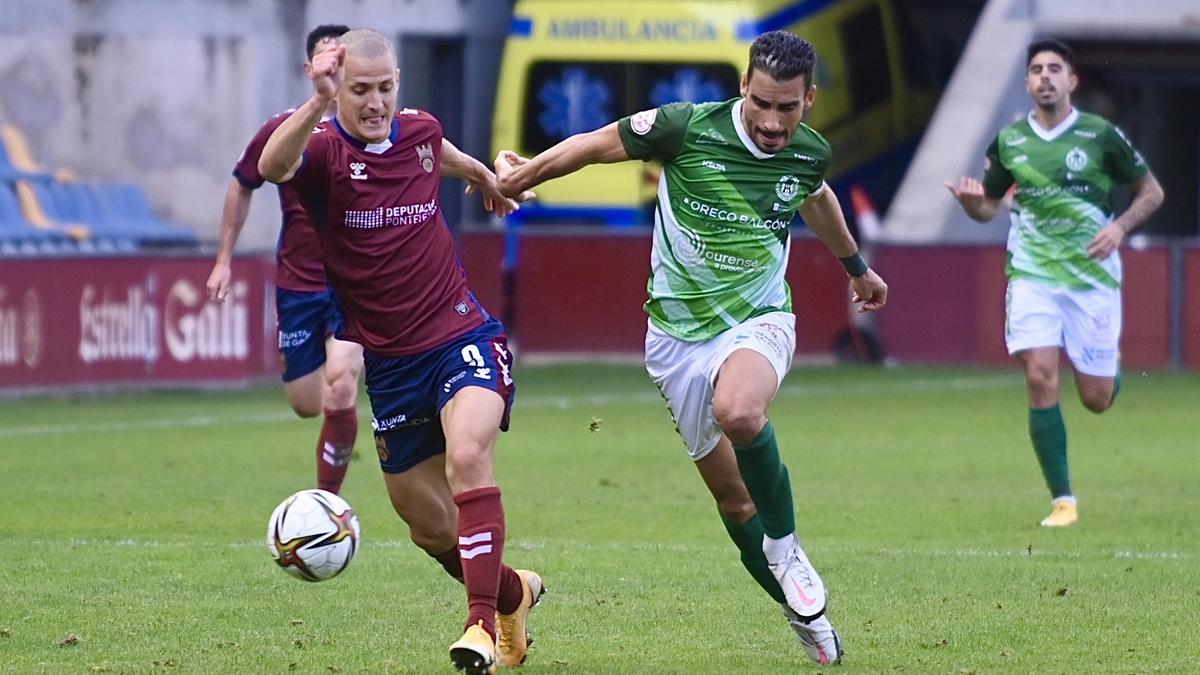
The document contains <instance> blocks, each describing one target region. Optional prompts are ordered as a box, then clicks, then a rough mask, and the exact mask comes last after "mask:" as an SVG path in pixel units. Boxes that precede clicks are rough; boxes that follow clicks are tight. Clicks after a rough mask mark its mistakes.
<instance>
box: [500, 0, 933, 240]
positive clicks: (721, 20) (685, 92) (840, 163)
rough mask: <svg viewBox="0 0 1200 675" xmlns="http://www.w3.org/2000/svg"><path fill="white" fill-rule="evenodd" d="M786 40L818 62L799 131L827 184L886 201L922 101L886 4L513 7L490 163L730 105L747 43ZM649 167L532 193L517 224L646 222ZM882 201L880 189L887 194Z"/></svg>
mask: <svg viewBox="0 0 1200 675" xmlns="http://www.w3.org/2000/svg"><path fill="white" fill-rule="evenodd" d="M776 29H784V30H789V31H791V32H793V33H796V34H797V35H800V36H801V37H804V38H806V39H807V40H809V41H810V42H811V43H812V44H813V46H814V47H815V48H816V51H817V71H816V73H815V74H814V77H813V79H814V81H815V83H816V84H817V86H818V90H817V99H816V103H815V104H814V106H813V108H812V110H811V111H810V112H809V114H808V116H807V118H806V120H805V121H806V122H807V123H808V124H809V125H810V126H812V127H813V128H814V129H816V130H817V131H819V132H821V133H822V134H823V135H824V136H825V137H826V138H827V139H828V140H829V142H830V144H831V145H832V146H833V153H834V163H833V166H832V168H831V172H830V175H829V178H830V179H831V181H832V182H834V184H835V187H837V185H838V182H839V179H844V180H854V181H855V182H859V183H863V184H865V185H867V186H868V187H871V186H872V184H873V183H878V184H879V186H878V187H873V188H872V192H873V195H874V196H876V198H877V199H884V197H883V196H882V195H881V194H880V193H881V192H885V191H887V190H888V188H889V186H888V185H887V184H889V183H890V189H891V190H894V189H895V185H896V184H898V182H899V179H900V177H899V175H898V173H899V172H900V171H901V170H902V168H903V165H904V164H906V162H907V159H908V157H909V156H910V155H911V151H912V148H913V147H915V142H916V139H917V136H918V135H919V133H920V131H921V130H922V129H923V128H924V125H925V123H926V122H927V121H928V118H929V114H930V112H931V110H932V105H933V96H932V92H931V91H930V89H929V88H928V87H924V86H918V85H917V83H914V82H912V81H911V79H912V78H910V76H909V74H908V73H907V72H906V70H905V58H904V56H905V55H904V53H903V50H902V42H901V40H902V38H901V32H902V18H901V17H900V16H899V14H898V9H897V8H896V7H895V5H894V3H893V1H892V0H800V1H790V2H789V1H786V0H658V1H654V2H651V1H649V0H518V2H517V3H516V5H515V8H514V11H513V17H512V23H511V26H510V29H509V35H508V39H507V41H506V44H505V49H504V59H503V62H502V64H501V68H500V80H499V86H498V92H497V96H496V107H495V113H494V118H493V126H492V143H493V154H494V153H495V152H498V151H499V150H501V149H510V150H515V151H516V152H518V153H520V154H522V155H525V156H533V155H535V154H537V153H538V152H541V151H542V150H545V149H546V148H549V147H550V146H552V145H554V144H555V143H557V142H558V141H561V140H562V139H564V138H566V137H567V136H570V135H572V134H576V133H580V132H585V131H591V130H593V129H596V128H599V127H601V126H604V125H605V124H608V123H609V122H612V121H614V120H616V119H618V118H620V117H622V116H625V115H628V114H631V113H634V112H637V111H639V110H644V109H646V108H651V107H654V106H658V105H662V104H664V103H670V102H673V101H694V102H699V101H720V100H725V99H728V98H732V97H734V96H737V95H738V84H739V81H740V78H741V74H742V72H743V71H744V70H745V69H746V64H747V61H748V58H749V50H750V43H751V42H753V40H754V38H755V37H756V36H758V35H759V34H761V33H763V32H766V31H770V30H776ZM657 171H658V168H657V167H655V166H653V165H650V164H643V163H641V162H624V163H621V164H613V165H599V166H591V167H588V168H586V169H584V170H582V171H579V172H577V173H575V174H572V175H570V176H565V177H563V178H559V179H557V180H553V181H550V182H548V183H546V184H544V185H542V186H540V187H539V188H538V198H539V199H538V202H537V203H536V204H530V205H526V206H525V207H523V208H522V209H521V211H520V212H518V214H517V215H518V216H519V217H520V218H521V220H522V221H526V222H529V221H554V222H569V223H600V224H608V225H639V224H641V225H645V224H650V223H651V222H652V218H651V214H652V211H651V209H652V203H653V199H654V194H655V185H656V183H657ZM887 194H888V196H890V192H888V193H887Z"/></svg>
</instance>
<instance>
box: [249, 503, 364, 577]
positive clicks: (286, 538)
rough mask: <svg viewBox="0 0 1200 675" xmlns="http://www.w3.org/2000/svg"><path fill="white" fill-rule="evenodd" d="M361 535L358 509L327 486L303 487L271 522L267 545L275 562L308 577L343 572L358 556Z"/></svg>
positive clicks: (296, 573)
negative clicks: (356, 553) (318, 488)
mask: <svg viewBox="0 0 1200 675" xmlns="http://www.w3.org/2000/svg"><path fill="white" fill-rule="evenodd" d="M360 536H361V531H360V528H359V526H358V516H356V515H354V509H352V508H350V505H349V504H347V503H346V500H344V499H342V498H341V497H339V496H337V495H335V494H333V493H332V492H326V491H325V490H301V491H300V492H297V493H296V494H294V495H292V496H291V497H288V498H287V499H285V500H283V503H281V504H280V505H279V506H277V507H275V511H274V512H272V513H271V520H270V521H268V523H267V548H269V549H271V555H272V556H273V557H274V558H275V562H276V563H278V564H279V566H280V567H282V568H283V569H284V570H286V571H287V573H288V574H290V575H292V576H294V577H296V578H298V579H303V580H305V581H324V580H326V579H332V578H333V577H335V576H337V575H338V574H340V573H341V572H342V570H344V569H346V567H347V566H349V565H350V561H351V560H353V559H354V553H355V552H356V551H357V550H358V541H359V537H360Z"/></svg>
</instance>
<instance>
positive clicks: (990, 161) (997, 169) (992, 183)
mask: <svg viewBox="0 0 1200 675" xmlns="http://www.w3.org/2000/svg"><path fill="white" fill-rule="evenodd" d="M985 157H986V159H985V161H984V165H983V194H984V195H986V196H987V198H988V199H1001V198H1003V197H1004V193H1005V192H1008V188H1010V187H1012V184H1013V175H1012V173H1010V172H1009V170H1008V169H1006V168H1004V164H1003V163H1002V162H1001V161H1000V137H999V136H996V138H994V139H992V144H991V145H989V146H988V149H987V153H986V154H985Z"/></svg>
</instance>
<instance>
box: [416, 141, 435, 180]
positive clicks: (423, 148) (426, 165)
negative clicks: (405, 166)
mask: <svg viewBox="0 0 1200 675" xmlns="http://www.w3.org/2000/svg"><path fill="white" fill-rule="evenodd" d="M417 161H419V162H420V163H421V168H422V169H425V173H433V145H432V144H430V143H426V144H425V145H418V146H417Z"/></svg>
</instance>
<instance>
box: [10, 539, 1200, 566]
mask: <svg viewBox="0 0 1200 675" xmlns="http://www.w3.org/2000/svg"><path fill="white" fill-rule="evenodd" d="M25 543H27V544H30V545H35V546H65V547H71V548H74V547H80V546H86V547H89V548H96V547H112V548H146V549H181V548H189V549H194V548H208V547H221V548H233V549H243V548H266V541H265V540H264V541H233V542H225V543H223V544H216V543H212V542H195V541H154V540H141V539H84V538H70V539H29V540H26V541H25ZM362 546H363V547H364V548H374V549H409V548H413V547H414V544H413V543H412V542H411V541H409V540H408V539H366V540H364V541H363V542H362ZM506 546H507V547H508V548H510V549H519V550H522V551H541V550H546V549H548V548H555V549H562V550H570V551H580V550H582V551H638V552H649V553H658V552H665V553H699V552H704V553H708V552H719V551H724V550H726V549H727V548H729V547H728V546H727V545H725V544H724V543H714V544H712V545H703V544H700V545H697V544H657V543H653V542H628V541H611V542H595V541H589V542H583V541H574V540H572V541H563V540H554V541H549V542H530V541H521V540H517V541H509V542H507V543H506ZM812 550H813V551H815V552H817V553H819V554H823V555H831V554H832V555H841V556H847V555H878V556H886V557H893V558H946V557H953V558H1067V559H1092V558H1101V559H1108V560H1169V561H1175V560H1195V559H1196V558H1197V556H1196V554H1193V553H1187V552H1183V551H1125V550H1116V551H1114V550H1108V549H1105V550H1099V549H1094V550H1082V551H1080V550H1074V551H1051V550H1046V549H1037V548H1035V549H1033V552H1032V553H1031V552H1030V551H1029V550H1028V549H1027V548H1014V549H1003V548H996V549H987V548H927V549H924V548H912V547H907V548H892V547H882V548H871V547H865V546H864V547H839V546H827V547H819V548H814V549H812Z"/></svg>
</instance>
